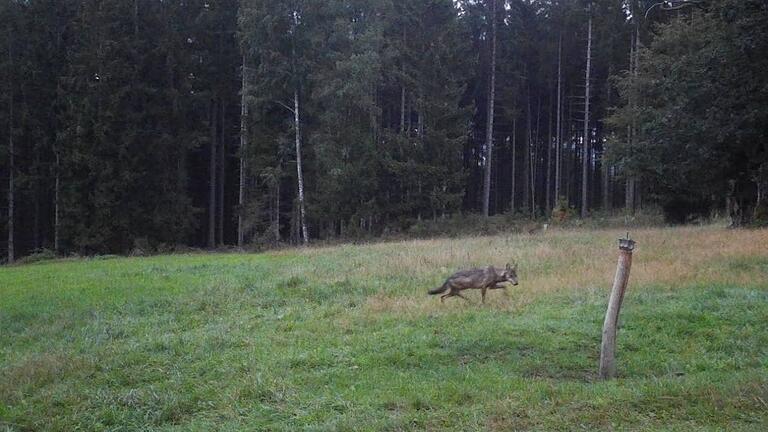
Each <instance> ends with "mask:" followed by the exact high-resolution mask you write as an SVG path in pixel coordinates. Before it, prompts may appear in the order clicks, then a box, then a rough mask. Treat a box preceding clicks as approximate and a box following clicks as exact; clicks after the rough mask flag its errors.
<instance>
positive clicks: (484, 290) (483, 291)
mask: <svg viewBox="0 0 768 432" xmlns="http://www.w3.org/2000/svg"><path fill="white" fill-rule="evenodd" d="M487 290H488V288H486V287H483V288H482V289H481V290H480V291H481V295H482V298H483V300H482V302H483V303H485V292H486V291H487Z"/></svg>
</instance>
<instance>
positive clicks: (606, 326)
mask: <svg viewBox="0 0 768 432" xmlns="http://www.w3.org/2000/svg"><path fill="white" fill-rule="evenodd" d="M634 249H635V242H634V241H633V240H630V239H629V233H627V238H623V239H619V262H618V265H617V267H616V277H615V278H614V279H613V288H612V289H611V298H610V300H608V310H606V312H605V322H604V323H603V343H602V345H601V347H600V378H601V379H611V378H614V377H615V376H616V324H617V323H618V321H619V311H620V310H621V302H622V301H623V300H624V292H625V291H626V289H627V282H628V281H629V269H630V267H632V251H633V250H634Z"/></svg>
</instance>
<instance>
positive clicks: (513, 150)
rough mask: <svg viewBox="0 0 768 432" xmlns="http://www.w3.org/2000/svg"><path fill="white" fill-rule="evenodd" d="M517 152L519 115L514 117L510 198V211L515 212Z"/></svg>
mask: <svg viewBox="0 0 768 432" xmlns="http://www.w3.org/2000/svg"><path fill="white" fill-rule="evenodd" d="M516 152H517V116H515V118H513V119H512V196H511V199H510V211H511V212H512V214H514V213H515V210H516V209H515V186H516V185H515V182H516V180H517V179H516V173H515V170H516V162H517V157H516Z"/></svg>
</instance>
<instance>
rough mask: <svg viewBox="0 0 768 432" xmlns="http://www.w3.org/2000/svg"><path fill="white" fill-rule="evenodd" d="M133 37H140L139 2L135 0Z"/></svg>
mask: <svg viewBox="0 0 768 432" xmlns="http://www.w3.org/2000/svg"><path fill="white" fill-rule="evenodd" d="M133 35H134V36H135V37H138V36H139V0H133Z"/></svg>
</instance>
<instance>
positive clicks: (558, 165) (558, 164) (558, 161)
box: [555, 33, 563, 201]
mask: <svg viewBox="0 0 768 432" xmlns="http://www.w3.org/2000/svg"><path fill="white" fill-rule="evenodd" d="M562 60H563V35H562V33H561V34H560V38H559V40H558V44H557V134H556V135H557V138H556V139H557V142H556V143H555V144H556V147H555V149H556V150H555V201H558V200H560V195H561V193H560V186H561V185H562V181H563V180H562V176H563V173H562V166H563V163H562V158H563V157H562V147H563V141H562V135H561V132H562V126H561V124H560V120H561V117H562V111H563V104H562V100H561V97H562V94H563V90H562V81H563V80H562Z"/></svg>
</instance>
